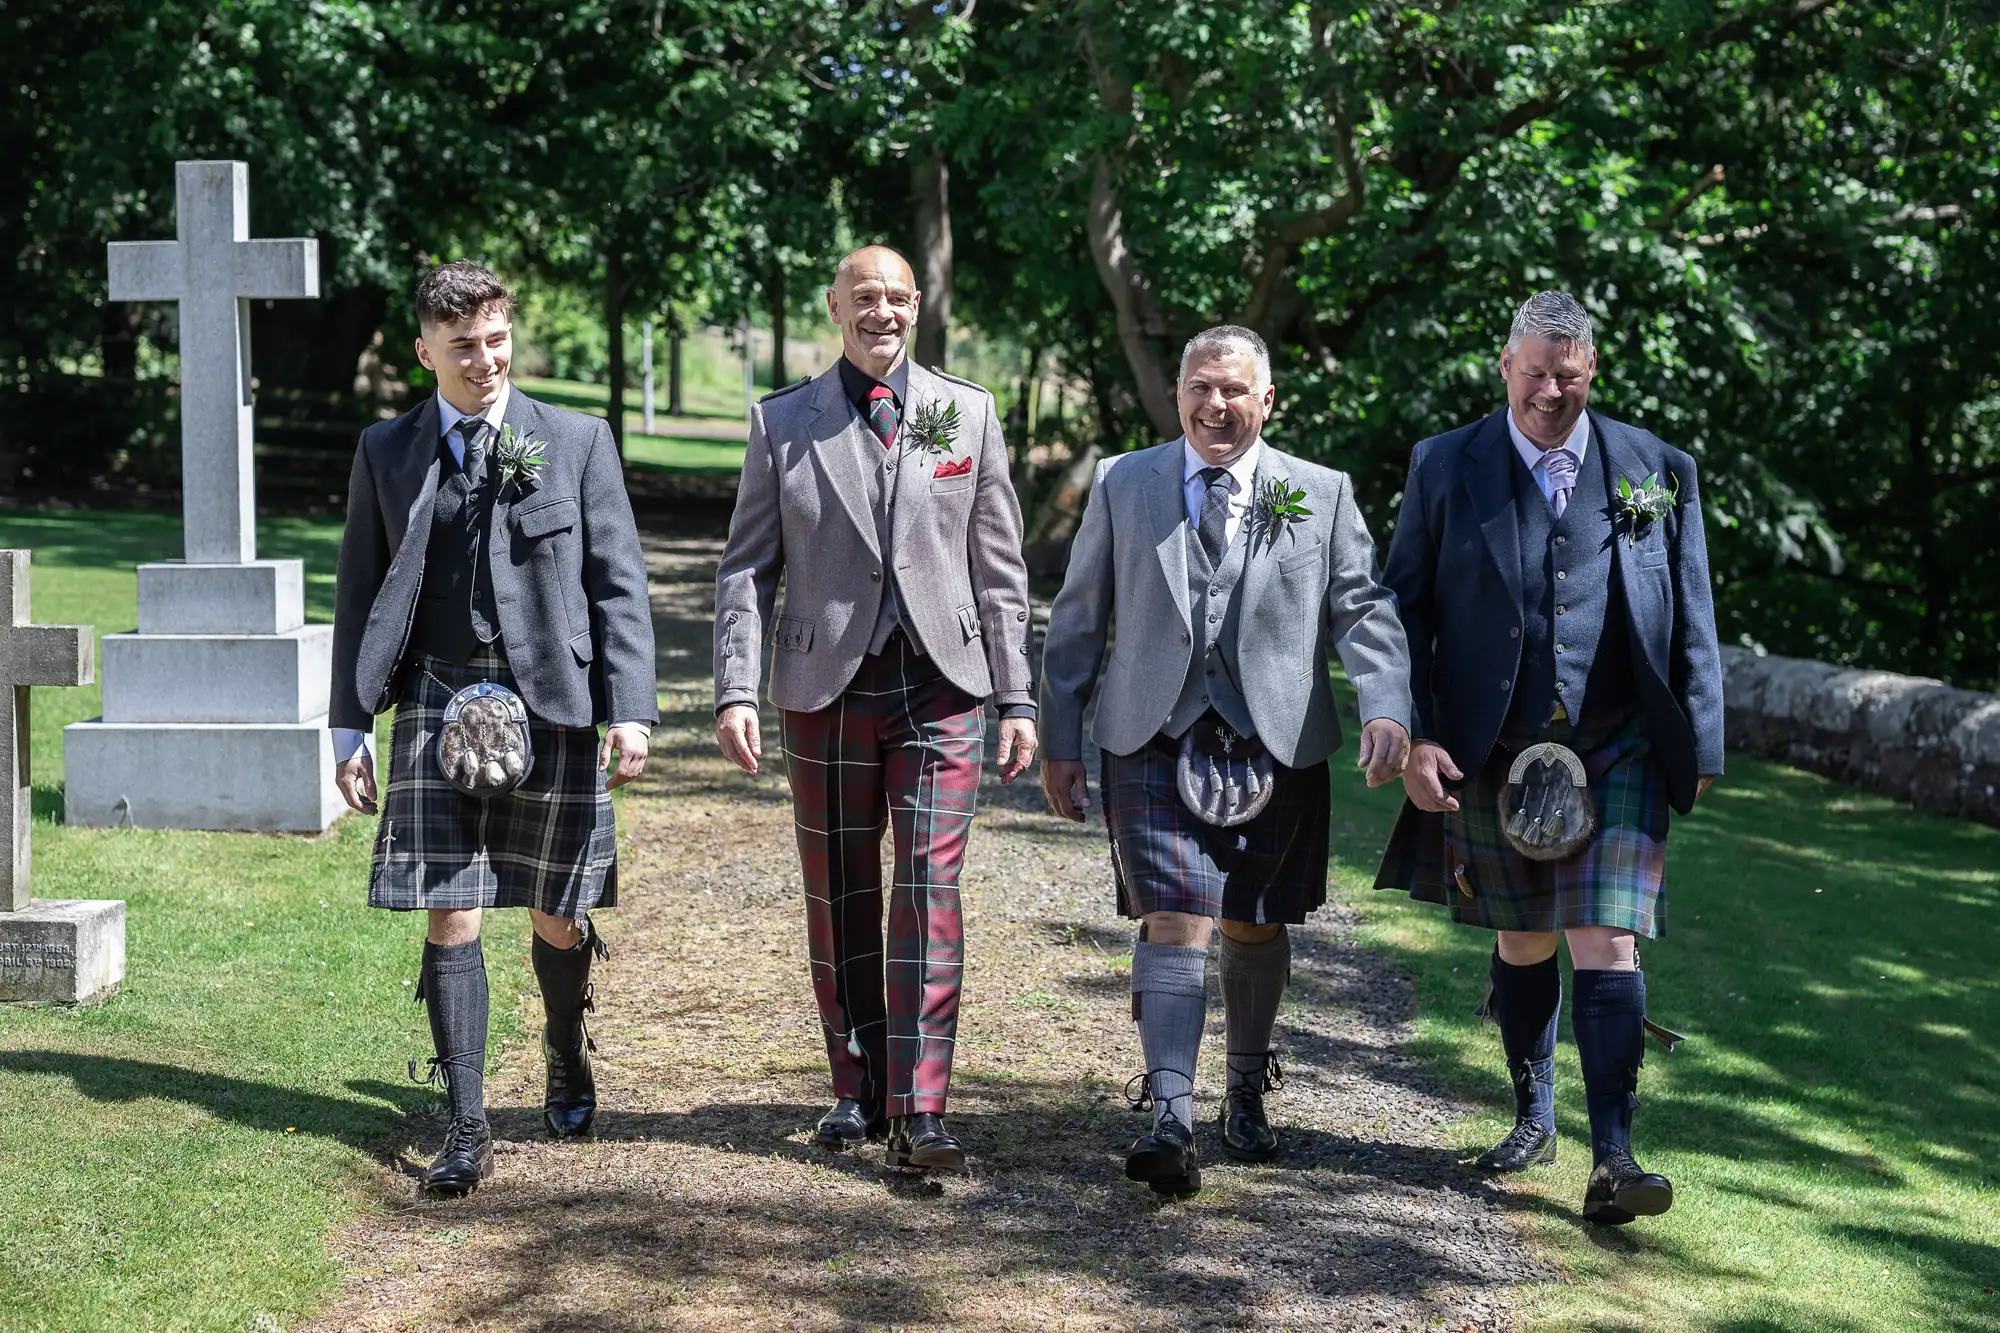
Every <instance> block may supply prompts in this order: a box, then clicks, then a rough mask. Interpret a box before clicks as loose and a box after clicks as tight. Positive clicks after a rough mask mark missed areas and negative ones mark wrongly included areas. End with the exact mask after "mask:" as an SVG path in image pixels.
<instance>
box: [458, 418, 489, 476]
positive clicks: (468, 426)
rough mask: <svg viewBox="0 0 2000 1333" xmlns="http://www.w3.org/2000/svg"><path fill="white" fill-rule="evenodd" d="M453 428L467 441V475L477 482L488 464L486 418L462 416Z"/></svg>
mask: <svg viewBox="0 0 2000 1333" xmlns="http://www.w3.org/2000/svg"><path fill="white" fill-rule="evenodd" d="M452 429H453V430H455V431H457V432H458V433H459V436H460V437H461V438H462V439H464V441H465V475H466V476H468V477H470V478H472V480H473V481H475V482H476V481H478V480H479V479H480V472H479V470H480V468H482V467H484V466H485V464H486V418H485V417H460V418H459V419H458V424H457V425H456V426H453V427H452Z"/></svg>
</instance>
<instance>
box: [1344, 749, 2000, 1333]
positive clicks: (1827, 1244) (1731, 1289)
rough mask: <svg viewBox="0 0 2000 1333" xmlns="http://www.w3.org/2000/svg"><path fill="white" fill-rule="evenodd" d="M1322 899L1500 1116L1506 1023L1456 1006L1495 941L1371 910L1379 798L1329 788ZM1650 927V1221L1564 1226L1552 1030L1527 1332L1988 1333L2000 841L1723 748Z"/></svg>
mask: <svg viewBox="0 0 2000 1333" xmlns="http://www.w3.org/2000/svg"><path fill="white" fill-rule="evenodd" d="M1335 799H1336V810H1335V826H1334V828H1335V847H1336V848H1337V849H1338V850H1337V853H1336V869H1337V872H1338V875H1337V878H1338V884H1339V889H1338V892H1339V893H1340V894H1341V895H1342V896H1343V897H1345V898H1346V899H1347V900H1348V901H1350V902H1353V903H1355V904H1356V905H1357V906H1358V907H1359V909H1360V911H1361V919H1362V922H1363V937H1364V939H1365V941H1366V942H1367V943H1368V944H1370V945H1372V946H1374V947H1376V948H1379V949H1382V950H1384V951H1385V952H1387V953H1388V954H1389V955H1390V956H1391V957H1393V958H1394V959H1395V960H1396V961H1397V962H1398V963H1399V964H1401V965H1402V966H1403V967H1405V968H1406V969H1408V970H1409V972H1410V973H1412V974H1413V975H1414V976H1415V978H1416V982H1417V992H1418V995H1419V997H1420V1004H1421V1013H1422V1017H1421V1019H1420V1021H1419V1024H1418V1047H1417V1049H1418V1053H1419V1054H1420V1055H1421V1056H1422V1057H1423V1058H1424V1059H1425V1060H1426V1061H1427V1062H1428V1063H1429V1064H1430V1065H1431V1067H1432V1068H1433V1069H1435V1070H1437V1071H1438V1072H1439V1073H1441V1074H1442V1075H1443V1076H1444V1077H1445V1078H1446V1079H1447V1081H1448V1082H1450V1083H1451V1084H1452V1085H1454V1086H1455V1087H1457V1088H1458V1089H1460V1090H1461V1091H1465V1092H1469V1093H1471V1094H1473V1095H1474V1096H1476V1097H1479V1098H1481V1099H1483V1101H1484V1102H1485V1104H1486V1105H1487V1107H1488V1112H1489V1113H1488V1114H1486V1115H1484V1116H1482V1117H1476V1118H1473V1119H1471V1120H1468V1121H1467V1122H1465V1123H1463V1124H1461V1125H1460V1126H1459V1127H1458V1130H1457V1133H1458V1137H1459V1139H1460V1143H1461V1145H1462V1146H1463V1147H1465V1148H1467V1149H1475V1148H1484V1147H1486V1146H1487V1145H1489V1144H1490V1143H1492V1142H1494V1141H1495V1140H1497V1139H1498V1138H1499V1136H1500V1135H1501V1134H1502V1133H1504V1132H1505V1130H1506V1127H1507V1126H1508V1125H1509V1124H1510V1123H1511V1122H1512V1114H1513V1107H1512V1100H1511V1095H1510V1093H1509V1091H1508V1088H1507V1085H1506V1076H1505V1073H1504V1067H1503V1063H1502V1057H1501V1053H1500V1039H1499V1035H1498V1032H1499V1030H1498V1029H1497V1028H1495V1027H1494V1026H1493V1025H1492V1024H1490V1023H1485V1022H1483V1021H1480V1020H1477V1019H1475V1018H1474V1017H1473V1014H1472V1011H1473V1009H1474V1008H1475V1007H1476V1006H1477V1005H1478V1003H1479V1001H1480V999H1481V997H1482V996H1483V994H1484V991H1485V985H1486V981H1485V978H1486V971H1487V959H1488V956H1489V953H1490V951H1491V947H1492V942H1491V936H1490V934H1488V933H1486V932H1482V931H1475V930H1471V929H1468V928H1461V927H1457V926H1454V925H1452V924H1451V923H1450V921H1449V920H1448V919H1447V918H1446V917H1445V915H1444V912H1443V909H1441V908H1435V907H1432V906H1430V905H1428V904H1423V903H1413V902H1411V901H1410V900H1409V899H1408V898H1407V897H1405V896H1404V895H1402V894H1384V893H1376V892H1374V891H1373V890H1372V889H1370V888H1369V887H1368V886H1369V884H1370V883H1371V882H1372V879H1373V875H1374V869H1375V861H1376V857H1377V854H1378V852H1379V849H1380V848H1381V846H1382V843H1383V841H1384V838H1385V835H1386V833H1387V830H1388V826H1389V823H1390V821H1391V819H1392V818H1393V816H1394V813H1395V806H1396V800H1395V798H1394V797H1392V796H1391V794H1390V793H1389V792H1388V791H1386V790H1385V791H1380V792H1372V793H1371V792H1368V791H1366V789H1365V788H1363V787H1362V785H1361V783H1360V781H1359V780H1358V779H1355V780H1353V781H1352V782H1350V783H1347V784H1346V785H1345V786H1344V787H1343V788H1342V790H1341V792H1340V793H1339V794H1338V795H1337V796H1336V798H1335ZM1668 864H1669V872H1668V883H1669V890H1668V901H1669V907H1670V936H1669V938H1666V939H1663V940H1660V941H1659V942H1657V943H1655V944H1650V945H1647V946H1645V947H1644V949H1643V953H1644V959H1643V961H1644V965H1645V968H1646V975H1647V982H1648V986H1647V990H1648V996H1649V1001H1650V1005H1651V1008H1652V1010H1653V1013H1654V1016H1655V1017H1657V1018H1658V1019H1660V1020H1661V1021H1662V1022H1664V1023H1665V1024H1666V1025H1667V1026H1669V1027H1672V1028H1675V1029H1677V1030H1679V1031H1682V1032H1685V1033H1687V1034H1689V1036H1690V1037H1691V1038H1692V1039H1691V1040H1690V1041H1689V1042H1688V1044H1687V1045H1685V1046H1683V1047H1681V1049H1680V1050H1679V1051H1678V1052H1676V1053H1675V1054H1673V1055H1666V1054H1664V1053H1662V1052H1660V1051H1659V1050H1658V1048H1657V1047H1653V1046H1651V1045H1650V1044H1649V1048H1648V1053H1647V1057H1646V1070H1645V1073H1644V1074H1643V1075H1642V1076H1641V1080H1640V1088H1639V1096H1640V1099H1641V1102H1642V1105H1641V1106H1640V1109H1639V1114H1638V1117H1637V1121H1636V1130H1635V1139H1636V1146H1637V1148H1638V1150H1639V1157H1640V1160H1641V1161H1642V1162H1643V1163H1644V1164H1645V1165H1647V1166H1648V1167H1650V1168H1651V1169H1653V1170H1657V1171H1662V1172H1665V1173H1666V1174H1667V1175H1669V1176H1671V1177H1672V1179H1673V1181H1674V1186H1675V1190H1676V1202H1675V1205H1674V1209H1673V1211H1672V1212H1671V1213H1669V1214H1668V1215H1667V1216H1665V1217H1663V1218H1658V1219H1651V1220H1645V1221H1641V1222H1639V1223H1637V1224H1635V1225H1633V1226H1630V1227H1626V1228H1623V1229H1616V1228H1591V1227H1584V1226H1583V1225H1582V1224H1581V1223H1580V1222H1579V1221H1578V1220H1577V1208H1578V1205H1579V1204H1580V1203H1581V1201H1582V1198H1583V1186H1584V1178H1585V1176H1586V1175H1587V1174H1588V1172H1589V1165H1590V1160H1589V1159H1590V1150H1589V1140H1588V1137H1587V1124H1588V1121H1587V1119H1586V1117H1585V1115H1584V1110H1583V1090H1582V1085H1581V1079H1580V1076H1579V1075H1578V1073H1577V1065H1576V1050H1575V1047H1574V1045H1573V1044H1572V1042H1571V1037H1570V1029H1569V1021H1568V1016H1567V1013H1566V1012H1565V1015H1564V1017H1563V1020H1562V1029H1561V1030H1562V1041H1561V1045H1560V1048H1559V1049H1558V1052H1557V1070H1558V1074H1557V1079H1558V1092H1559V1097H1560V1100H1559V1115H1560V1118H1561V1131H1562V1135H1563V1138H1562V1145H1561V1156H1560V1158H1559V1160H1558V1162H1557V1163H1556V1164H1555V1165H1554V1166H1551V1167H1543V1168H1539V1169H1537V1170H1535V1171H1532V1172H1530V1173H1528V1174H1527V1175H1526V1176H1524V1177H1519V1178H1517V1179H1519V1180H1520V1181H1521V1182H1522V1184H1521V1186H1520V1188H1519V1190H1518V1191H1517V1198H1518V1202H1519V1213H1518V1219H1519V1222H1520V1224H1521V1225H1522V1226H1524V1227H1525V1228H1526V1230H1527V1233H1528V1234H1529V1236H1530V1237H1531V1238H1532V1239H1533V1240H1534V1242H1535V1243H1536V1245H1537V1246H1538V1247H1540V1248H1541V1249H1542V1250H1543V1251H1544V1253H1546V1254H1547V1255H1549V1256H1550V1257H1551V1258H1552V1259H1553V1260H1554V1261H1555V1262H1556V1263H1557V1264H1558V1265H1559V1266H1560V1267H1561V1268H1563V1269H1564V1270H1566V1271H1567V1272H1568V1274H1569V1275H1570V1277H1571V1281H1570V1282H1568V1283H1565V1284H1558V1285H1552V1286H1550V1287H1548V1288H1546V1289H1543V1290H1541V1291H1539V1292H1537V1293H1535V1294H1534V1295H1533V1296H1532V1297H1531V1299H1530V1300H1529V1301H1528V1303H1527V1305H1526V1308H1525V1312H1524V1315H1525V1317H1524V1323H1526V1324H1527V1325H1528V1326H1529V1327H1536V1328H1575V1329H1635V1330H1636V1329H1643V1330H1646V1331H1647V1333H1659V1331H1660V1330H1672V1329H1712V1330H1728V1331H1729V1333H1753V1331H1755V1330H1778V1329H1816V1330H1817V1329H1823V1330H1841V1331H1846V1330H1857V1331H1858V1330H1884V1331H1885V1333H1886V1331H1887V1330H1949V1331H1952V1333H1958V1331H1960V1330H1973V1329H1985V1330H1992V1329H2000V1297H1997V1296H1995V1295H1994V1294H1993V1293H1994V1289H1995V1287H1996V1286H2000V1167H1996V1165H1995V1163H1996V1161H2000V1049H1996V1041H1995V1037H1994V1032H1995V1030H1996V1024H2000V966H1996V964H1995V962H1994V956H1993V953H1994V950H1993V946H1994V942H1995V941H1996V939H2000V932H1996V927H1995V920H1996V918H1995V913H1996V911H2000V831H1995V830H1993V829H1988V828H1982V827H1978V826H1976V825H1971V824H1963V823H1957V822H1954V821H1951V820H1946V819H1940V818H1936V817H1933V816H1929V815H1921V814H1916V813H1913V812H1912V811H1910V810H1909V809H1908V808H1907V807H1905V806H1899V805H1897V804H1896V803H1894V802H1891V801H1887V800H1883V799H1881V798H1878V797H1873V796H1865V795H1861V794H1858V793H1856V792H1854V791H1852V790H1850V789H1847V788H1844V787H1840V786H1836V785H1835V784H1833V783H1830V782H1826V781H1824V780H1822V779H1819V778H1816V777H1813V776H1811V775H1808V774H1804V773H1800V772H1798V771H1796V770H1793V769H1788V768H1784V767H1781V766H1778V765H1774V764H1766V763H1759V762H1756V761H1753V760H1750V759H1747V758H1744V757H1742V756H1740V755H1732V756H1731V757H1730V761H1729V776H1728V777H1727V778H1726V779H1725V780H1724V782H1722V783H1720V784H1718V785H1717V786H1716V787H1715V788H1714V789H1713V790H1712V791H1711V792H1710V793H1709V795H1708V796H1707V797H1706V798H1705V799H1704V800H1703V802H1702V805H1701V807H1700V808H1699V809H1698V810H1697V812H1696V813H1695V814H1694V815H1693V816H1692V817H1691V818H1689V819H1687V820H1685V821H1676V826H1675V828H1674V831H1673V837H1672V849H1671V852H1670V854H1669V858H1668Z"/></svg>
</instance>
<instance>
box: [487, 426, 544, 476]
mask: <svg viewBox="0 0 2000 1333" xmlns="http://www.w3.org/2000/svg"><path fill="white" fill-rule="evenodd" d="M546 443H547V441H545V440H533V439H529V438H528V437H527V436H526V435H525V434H523V433H522V432H520V431H517V430H515V429H514V428H513V427H512V426H502V427H501V428H500V442H499V443H498V444H496V445H494V446H493V467H494V473H495V475H496V476H498V477H499V478H500V484H501V485H502V486H505V485H507V484H508V483H509V482H514V483H517V484H518V485H520V486H532V485H534V484H535V481H536V479H537V478H539V477H540V476H541V475H542V468H543V467H544V466H545V465H546V464H547V463H548V461H549V460H548V458H547V457H546V456H544V455H543V453H542V449H543V447H544V445H545V444H546Z"/></svg>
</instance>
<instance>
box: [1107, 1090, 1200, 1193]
mask: <svg viewBox="0 0 2000 1333" xmlns="http://www.w3.org/2000/svg"><path fill="white" fill-rule="evenodd" d="M1125 1178H1126V1179H1127V1180H1138V1181H1143V1182H1145V1184H1146V1185H1147V1186H1148V1187H1149V1188H1150V1189H1151V1190H1152V1191H1153V1193H1155V1194H1165V1195H1169V1196H1171V1197H1173V1198H1176V1199H1185V1198H1187V1197H1188V1196H1189V1195H1191V1194H1193V1193H1195V1192H1196V1191H1197V1190H1199V1189H1200V1188H1201V1163H1200V1161H1199V1160H1198V1159H1197V1157H1196V1155H1195V1150H1194V1131H1193V1130H1191V1129H1189V1128H1188V1127H1187V1126H1186V1125H1183V1124H1182V1123H1181V1122H1180V1117H1178V1116H1176V1115H1175V1114H1174V1113H1173V1112H1172V1111H1167V1112H1165V1113H1163V1114H1162V1115H1161V1116H1160V1118H1159V1121H1158V1123H1156V1124H1155V1125H1154V1126H1153V1132H1152V1133H1150V1134H1143V1135H1141V1136H1140V1137H1139V1138H1138V1139H1136V1140H1135V1141H1134V1142H1133V1144H1132V1146H1131V1147H1130V1148H1129V1149H1127V1150H1126V1153H1125Z"/></svg>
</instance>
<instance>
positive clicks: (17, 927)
mask: <svg viewBox="0 0 2000 1333" xmlns="http://www.w3.org/2000/svg"><path fill="white" fill-rule="evenodd" d="M124 977H125V904H124V903H122V902H98V901H95V900H81V901H67V902H51V901H47V900H45V899H41V898H36V899H34V900H33V901H32V902H30V903H29V904H28V906H27V907H25V908H23V909H22V910H21V911H18V912H3V913H0V1004H85V1003H88V1002H90V1001H92V1000H101V999H103V998H104V997H106V996H107V995H109V994H111V992H113V991H115V990H117V989H118V983H119V982H120V981H122V980H123V979H124Z"/></svg>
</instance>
